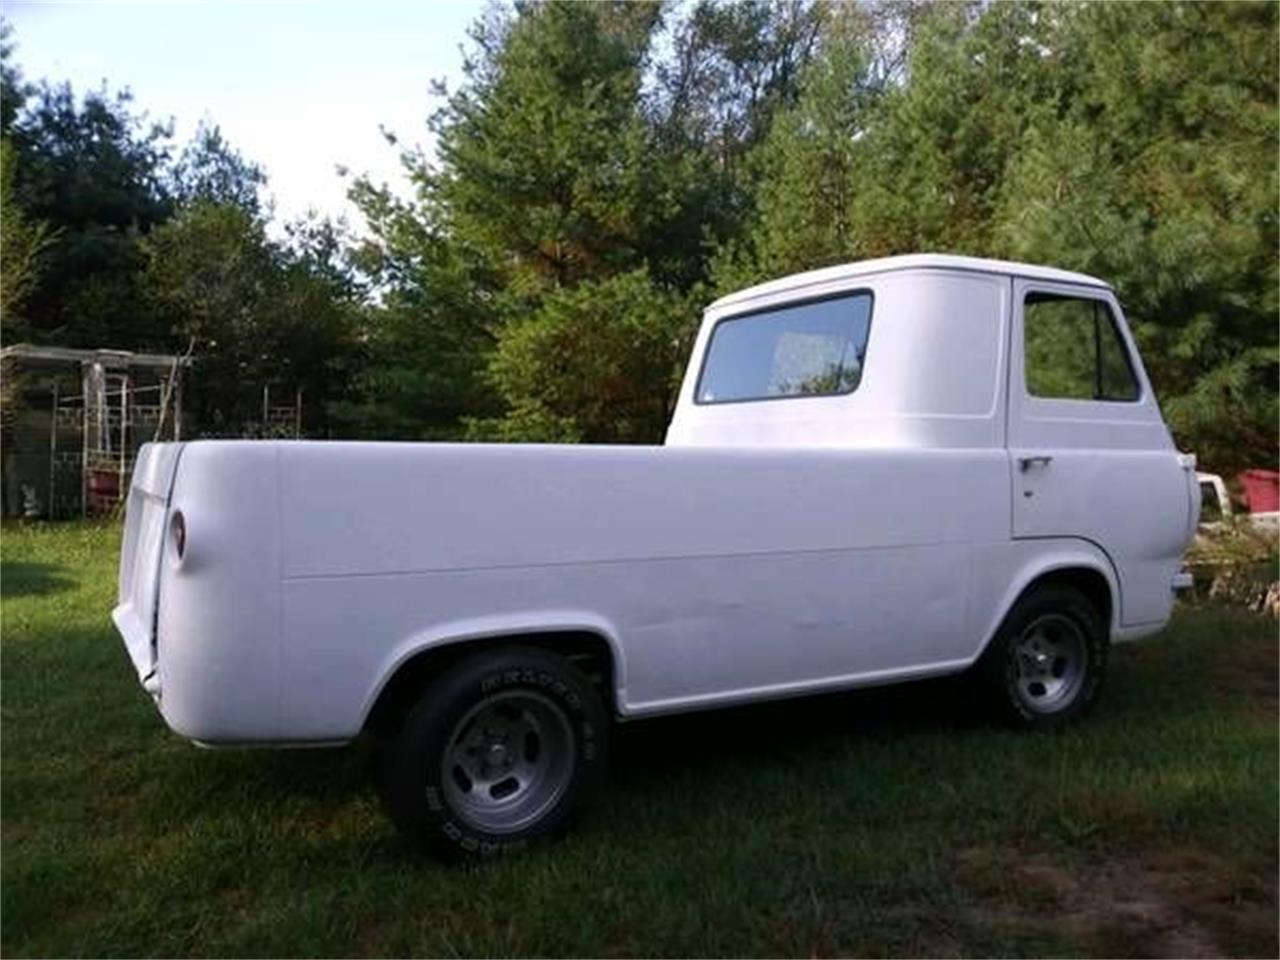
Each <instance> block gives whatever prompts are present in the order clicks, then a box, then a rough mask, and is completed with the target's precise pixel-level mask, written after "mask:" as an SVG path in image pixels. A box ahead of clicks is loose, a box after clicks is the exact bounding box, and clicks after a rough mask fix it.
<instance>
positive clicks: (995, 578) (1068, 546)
mask: <svg viewBox="0 0 1280 960" xmlns="http://www.w3.org/2000/svg"><path fill="white" fill-rule="evenodd" d="M1007 546H1008V545H1005V547H1006V548H1007ZM983 559H984V558H982V557H979V558H978V560H979V562H982V560H983ZM985 559H986V561H987V562H985V563H983V565H982V569H983V570H984V574H983V575H982V576H980V578H979V579H980V583H979V589H978V590H977V591H976V593H977V595H978V596H986V597H993V598H994V602H989V603H988V604H986V605H985V607H984V605H983V604H982V603H981V601H978V602H977V603H976V605H975V606H976V609H975V613H976V616H975V621H976V622H975V626H976V628H977V629H976V630H975V631H974V634H975V635H976V636H977V637H979V638H980V639H979V642H978V645H977V647H976V649H975V650H974V651H973V655H972V657H971V661H976V660H977V659H978V658H979V657H980V656H982V653H983V651H985V650H986V649H987V645H988V644H989V643H990V642H991V641H992V639H993V638H994V637H995V635H996V631H997V630H999V629H1000V624H1002V623H1003V622H1004V619H1005V617H1006V616H1008V614H1009V611H1010V610H1011V609H1012V608H1013V605H1014V604H1015V603H1017V602H1018V598H1019V597H1021V596H1022V595H1023V594H1024V593H1025V592H1026V591H1027V588H1028V587H1030V586H1031V585H1032V584H1034V583H1035V582H1036V581H1038V580H1040V579H1041V578H1043V577H1045V576H1048V575H1049V574H1052V573H1057V572H1062V571H1068V570H1088V571H1091V572H1093V573H1097V574H1099V575H1101V576H1102V578H1103V579H1104V580H1105V581H1106V583H1107V592H1108V593H1109V594H1110V597H1111V617H1110V622H1109V623H1108V624H1107V629H1108V633H1109V635H1110V636H1111V637H1113V638H1114V637H1116V635H1117V632H1118V631H1119V629H1120V620H1119V617H1120V581H1119V578H1118V576H1117V575H1116V569H1115V565H1114V564H1113V563H1112V562H1111V558H1110V557H1108V556H1107V554H1106V552H1105V551H1104V550H1103V549H1102V548H1101V547H1099V546H1098V545H1097V544H1096V543H1093V542H1092V541H1090V540H1080V539H1075V538H1062V537H1054V538H1044V539H1030V540H1017V541H1014V544H1013V549H1012V551H1008V552H1005V559H1004V560H1003V561H1001V560H1000V559H999V558H997V556H995V555H994V554H993V555H991V556H989V557H987V558H985ZM984 578H985V580H986V584H987V586H988V587H993V586H994V585H997V584H998V585H999V586H994V588H993V589H988V590H983V589H982V583H981V581H982V580H983V579H984Z"/></svg>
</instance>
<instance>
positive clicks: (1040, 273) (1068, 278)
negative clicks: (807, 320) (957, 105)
mask: <svg viewBox="0 0 1280 960" xmlns="http://www.w3.org/2000/svg"><path fill="white" fill-rule="evenodd" d="M896 270H964V271H968V272H970V273H973V272H976V273H999V274H1004V275H1006V276H1011V277H1026V278H1027V279H1030V280H1050V281H1053V282H1056V283H1077V284H1085V285H1087V286H1090V287H1107V288H1110V286H1111V285H1110V284H1109V283H1107V282H1106V281H1105V280H1099V279H1098V278H1097V277H1091V276H1089V275H1087V274H1084V273H1074V272H1073V271H1071V270H1059V269H1057V268H1056V267H1040V266H1036V265H1035V264H1032V263H1015V262H1014V261H1012V260H986V259H984V258H982V257H955V256H951V255H950V254H945V253H912V254H907V255H905V256H900V257H880V258H879V259H876V260H859V261H857V262H855V263H843V264H841V265H840V266H837V267H826V268H824V269H822V270H810V271H808V272H806V273H793V274H792V275H791V276H789V277H782V278H780V279H778V280H770V281H769V282H768V283H761V284H757V285H756V286H754V287H748V288H747V289H745V290H739V291H737V292H736V293H731V294H729V295H728V296H726V297H721V298H720V299H719V300H717V301H716V302H715V303H713V304H712V305H711V306H712V307H724V306H729V305H731V304H735V303H741V302H743V301H747V300H754V299H755V298H756V297H762V296H766V295H768V294H771V293H782V292H785V291H788V290H799V289H802V288H804V287H810V286H815V285H817V284H820V283H830V282H832V281H838V280H844V279H846V278H852V277H863V276H867V275H869V274H873V273H888V272H890V271H896Z"/></svg>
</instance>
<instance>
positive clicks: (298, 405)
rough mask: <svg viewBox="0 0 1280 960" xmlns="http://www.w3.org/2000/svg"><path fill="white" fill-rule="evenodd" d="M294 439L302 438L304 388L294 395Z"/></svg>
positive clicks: (299, 388)
mask: <svg viewBox="0 0 1280 960" xmlns="http://www.w3.org/2000/svg"><path fill="white" fill-rule="evenodd" d="M293 439H295V440H301V439H302V388H301V387H298V389H297V391H296V392H295V393H294V395H293Z"/></svg>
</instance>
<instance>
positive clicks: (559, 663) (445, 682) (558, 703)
mask: <svg viewBox="0 0 1280 960" xmlns="http://www.w3.org/2000/svg"><path fill="white" fill-rule="evenodd" d="M607 736H608V727H607V723H606V718H605V713H604V708H603V706H602V704H601V702H600V697H599V695H598V694H597V693H596V691H595V688H594V687H593V686H592V685H591V682H590V681H589V680H588V679H587V678H586V677H584V676H583V675H582V674H581V673H580V672H579V671H578V670H577V669H575V668H574V666H573V665H572V664H570V663H569V662H568V661H567V660H565V659H564V658H562V657H559V656H556V655H555V654H553V653H549V652H548V651H545V650H539V649H535V648H531V647H506V648H502V649H498V650H491V651H485V652H482V653H478V654H476V655H474V656H472V657H469V658H467V659H465V660H463V661H462V662H460V663H459V664H457V665H456V666H455V667H453V668H452V669H451V670H449V671H448V672H446V673H444V674H443V675H441V676H440V677H438V678H436V679H435V680H434V681H433V682H431V683H429V684H427V686H426V688H425V689H424V690H423V692H422V695H421V697H420V698H419V700H418V702H417V704H416V705H415V706H414V707H413V709H412V710H411V711H410V712H409V715H408V717H407V718H406V720H405V722H404V724H403V726H402V727H401V729H400V731H399V733H398V734H397V735H396V736H395V737H393V738H392V739H390V740H389V741H387V742H385V743H384V744H382V745H381V754H382V755H381V757H380V762H379V780H380V787H381V792H382V795H383V799H384V801H385V802H386V804H387V807H388V810H389V812H390V814H391V817H392V819H393V820H394V821H395V823H396V825H397V827H399V829H400V830H401V832H402V833H403V834H404V835H405V836H406V837H407V838H408V839H409V841H410V842H411V843H413V844H414V845H415V846H424V847H428V848H430V849H432V850H433V851H435V852H437V853H442V854H444V855H446V856H454V857H456V856H472V857H484V856H492V855H493V854H496V853H499V852H502V851H503V850H506V849H509V848H512V847H518V846H522V845H524V844H525V843H527V842H528V841H529V840H531V839H533V838H535V837H540V836H545V835H548V834H552V833H555V832H558V831H559V830H561V829H562V828H563V827H564V826H565V825H566V824H567V823H568V822H569V820H570V819H571V817H572V816H573V815H574V813H576V812H577V811H578V810H579V809H581V807H582V806H583V804H584V803H585V802H586V801H587V800H588V799H589V798H590V796H591V794H593V793H594V792H595V790H596V789H597V787H598V786H599V784H600V782H601V780H602V777H603V772H604V767H605V762H606V752H607Z"/></svg>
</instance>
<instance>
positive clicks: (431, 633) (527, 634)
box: [360, 610, 626, 725]
mask: <svg viewBox="0 0 1280 960" xmlns="http://www.w3.org/2000/svg"><path fill="white" fill-rule="evenodd" d="M557 635H559V636H569V635H578V636H581V635H591V636H594V637H596V638H598V639H599V640H601V641H603V642H604V643H605V644H606V645H607V647H608V650H609V658H610V661H611V663H610V671H609V679H610V689H609V691H608V693H609V695H610V696H611V697H612V698H613V702H614V704H615V708H616V709H618V710H619V711H621V710H622V709H623V708H624V705H625V703H626V696H625V694H626V659H625V658H624V657H623V655H622V644H621V642H620V641H619V640H618V632H617V630H616V628H615V627H614V626H613V624H611V623H610V622H609V621H608V620H606V619H605V618H603V617H601V616H599V615H597V614H593V613H587V612H584V611H562V610H556V611H550V610H549V611H528V612H523V613H508V614H497V615H494V616H486V617H474V618H470V619H465V620H454V621H449V622H446V623H441V624H436V625H433V626H432V627H430V628H429V629H426V630H423V631H420V632H418V633H414V634H412V635H410V636H408V637H406V638H405V639H404V640H403V641H401V642H400V643H398V644H397V645H396V646H395V647H393V648H392V649H391V652H390V653H388V654H387V656H386V657H385V658H384V659H383V661H382V663H381V664H380V665H379V668H378V670H377V673H376V676H375V680H374V682H373V684H372V685H371V686H370V688H369V690H368V691H367V692H366V694H365V698H364V702H363V703H362V704H361V708H360V716H361V718H362V724H365V725H367V724H368V723H369V721H370V718H371V717H372V715H373V713H374V711H375V709H376V708H377V705H378V703H379V701H380V699H381V698H382V695H383V693H384V692H386V691H387V689H388V687H389V685H390V684H391V682H392V681H393V680H394V678H395V677H396V676H397V675H398V674H399V673H400V671H401V670H402V669H403V668H404V667H406V665H408V664H410V663H411V662H412V661H414V660H416V659H417V658H419V657H421V656H422V655H423V654H427V653H432V652H434V651H444V650H457V649H458V648H461V647H465V646H467V645H468V644H478V643H482V642H483V643H492V642H494V641H502V640H507V639H509V640H511V641H512V642H519V641H520V640H536V639H537V638H539V637H545V638H547V639H553V638H555V637H556V636H557ZM542 646H545V647H546V649H549V650H552V651H554V650H555V648H556V644H555V643H554V642H550V643H546V644H542Z"/></svg>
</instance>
